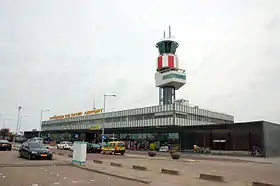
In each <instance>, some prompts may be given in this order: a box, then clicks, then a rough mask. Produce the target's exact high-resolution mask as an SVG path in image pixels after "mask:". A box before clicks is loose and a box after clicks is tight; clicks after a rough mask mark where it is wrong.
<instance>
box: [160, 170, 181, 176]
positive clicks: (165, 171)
mask: <svg viewBox="0 0 280 186" xmlns="http://www.w3.org/2000/svg"><path fill="white" fill-rule="evenodd" d="M161 173H164V174H171V175H180V172H179V171H177V170H172V169H161Z"/></svg>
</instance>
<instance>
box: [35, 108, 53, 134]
mask: <svg viewBox="0 0 280 186" xmlns="http://www.w3.org/2000/svg"><path fill="white" fill-rule="evenodd" d="M49 111H50V109H45V110H43V109H41V115H40V129H39V136H38V137H40V136H41V130H42V120H43V113H44V112H49Z"/></svg>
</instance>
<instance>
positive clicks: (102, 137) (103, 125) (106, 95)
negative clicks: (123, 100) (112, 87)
mask: <svg viewBox="0 0 280 186" xmlns="http://www.w3.org/2000/svg"><path fill="white" fill-rule="evenodd" d="M106 97H117V95H115V94H104V106H103V124H102V135H101V139H102V144H103V142H104V128H105V108H106Z"/></svg>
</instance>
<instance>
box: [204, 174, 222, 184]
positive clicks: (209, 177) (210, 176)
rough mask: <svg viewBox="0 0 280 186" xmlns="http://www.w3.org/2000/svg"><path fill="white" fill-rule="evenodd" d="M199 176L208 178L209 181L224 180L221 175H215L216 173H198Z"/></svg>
mask: <svg viewBox="0 0 280 186" xmlns="http://www.w3.org/2000/svg"><path fill="white" fill-rule="evenodd" d="M199 178H200V179H203V180H209V181H218V182H225V181H224V177H223V176H217V175H210V174H200V176H199Z"/></svg>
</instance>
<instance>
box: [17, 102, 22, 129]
mask: <svg viewBox="0 0 280 186" xmlns="http://www.w3.org/2000/svg"><path fill="white" fill-rule="evenodd" d="M21 109H22V106H19V107H18V116H17V128H16V134H17V133H18V129H19V122H20V110H21Z"/></svg>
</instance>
